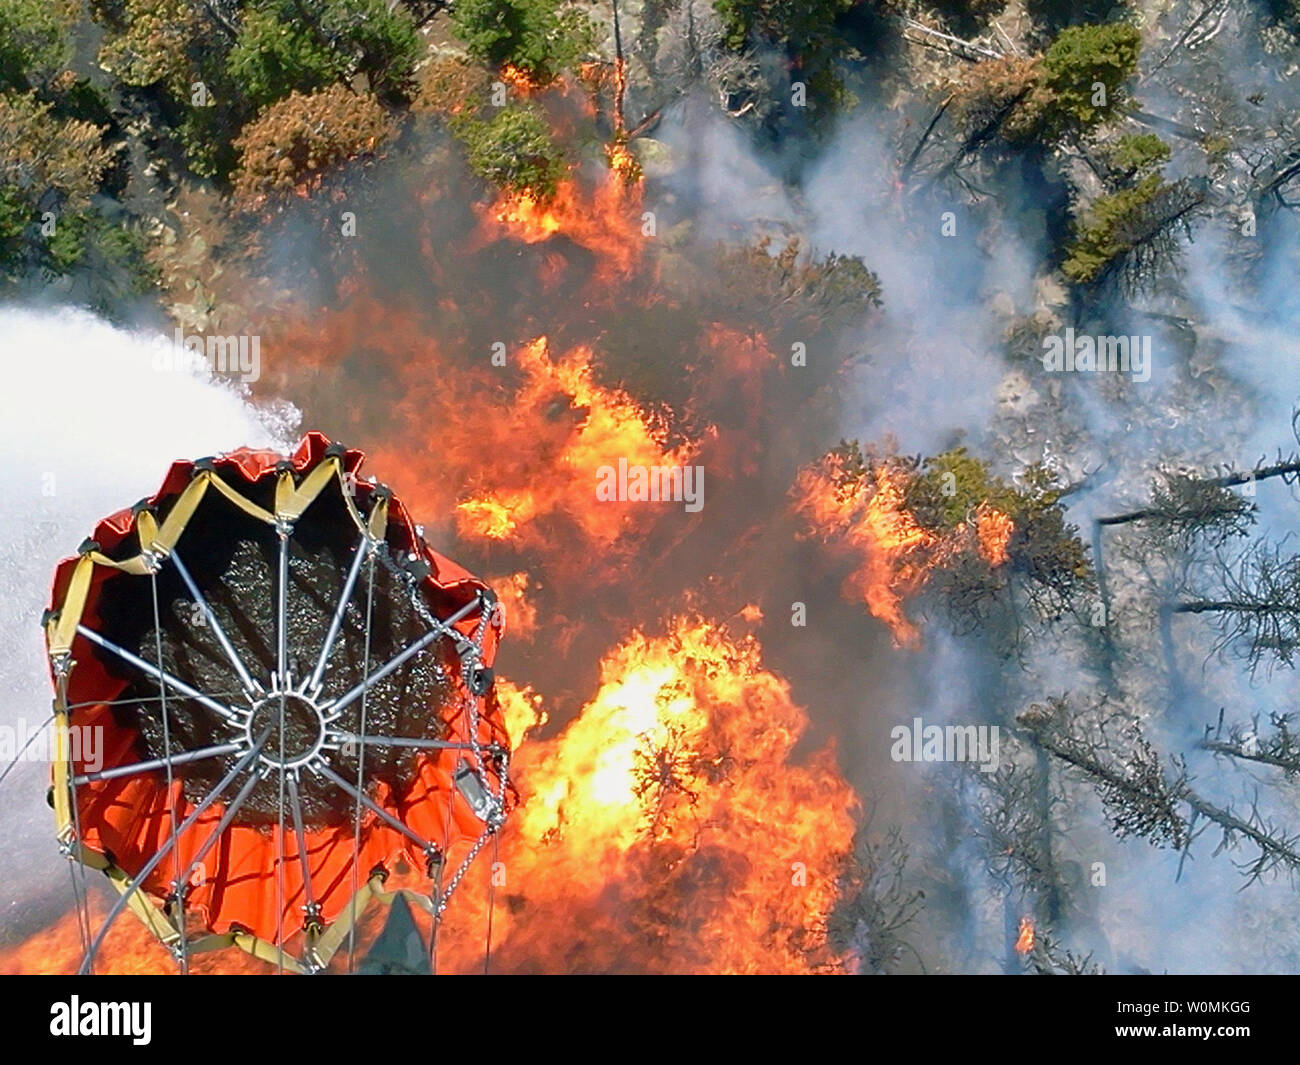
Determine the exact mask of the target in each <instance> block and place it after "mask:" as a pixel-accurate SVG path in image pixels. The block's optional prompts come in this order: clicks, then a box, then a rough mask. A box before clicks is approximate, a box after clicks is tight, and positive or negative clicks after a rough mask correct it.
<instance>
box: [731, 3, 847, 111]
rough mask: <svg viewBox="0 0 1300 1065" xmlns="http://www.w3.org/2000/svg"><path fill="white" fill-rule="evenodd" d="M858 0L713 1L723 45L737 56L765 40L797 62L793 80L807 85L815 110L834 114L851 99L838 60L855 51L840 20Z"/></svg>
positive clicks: (811, 104) (809, 100) (809, 97)
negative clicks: (837, 64)
mask: <svg viewBox="0 0 1300 1065" xmlns="http://www.w3.org/2000/svg"><path fill="white" fill-rule="evenodd" d="M855 2H856V0H714V3H713V9H714V10H715V11H716V12H717V13H718V17H719V18H721V20H722V29H723V41H724V43H725V45H726V47H727V48H729V49H730V50H731V51H733V52H743V51H745V50H746V49H748V48H750V47H752V46H753V45H755V44H757V43H760V42H766V43H768V44H774V45H777V46H779V47H780V48H781V49H782V50H783V51H784V52H785V53H786V55H787V56H788V57H789V58H790V59H791V60H793V61H794V64H795V70H794V72H793V80H796V81H803V82H805V83H806V84H807V86H808V106H809V108H810V109H811V110H813V111H833V110H835V109H836V108H838V107H840V106H841V105H842V104H844V103H845V102H846V101H847V92H846V90H845V88H844V84H843V81H842V80H841V78H840V76H839V73H838V71H837V70H836V68H835V64H836V62H837V61H838V60H839V59H841V58H843V57H845V56H846V55H848V54H849V53H850V52H851V51H852V49H851V46H850V45H849V43H848V41H847V39H846V38H845V36H844V35H843V34H842V33H841V32H839V30H838V28H837V26H836V21H837V20H838V19H839V18H840V16H841V15H844V14H846V13H847V12H848V11H850V10H851V9H852V8H853V7H854V5H855Z"/></svg>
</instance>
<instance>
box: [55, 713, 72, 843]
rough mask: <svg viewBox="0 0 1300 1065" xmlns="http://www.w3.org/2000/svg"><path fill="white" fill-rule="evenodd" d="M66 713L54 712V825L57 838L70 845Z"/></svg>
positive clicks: (69, 765) (70, 793) (70, 820)
mask: <svg viewBox="0 0 1300 1065" xmlns="http://www.w3.org/2000/svg"><path fill="white" fill-rule="evenodd" d="M68 746H69V743H68V711H67V709H66V708H64V707H62V706H56V708H55V712H54V794H53V798H54V825H55V828H56V829H57V830H58V838H59V839H60V840H62V841H63V842H64V843H70V842H71V841H72V839H73V836H74V835H75V832H74V826H73V823H72V787H71V784H72V772H71V764H70V763H69V761H68Z"/></svg>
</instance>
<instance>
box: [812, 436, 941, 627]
mask: <svg viewBox="0 0 1300 1065" xmlns="http://www.w3.org/2000/svg"><path fill="white" fill-rule="evenodd" d="M901 478H902V475H901V474H900V473H896V472H894V471H891V470H889V469H886V468H884V467H880V468H879V469H877V470H876V471H875V472H874V475H873V476H871V477H862V478H852V479H848V480H847V481H846V479H845V478H844V469H843V464H842V460H841V459H840V458H839V457H838V456H831V457H830V458H828V459H827V460H826V461H825V462H823V463H821V464H820V465H816V466H812V467H808V468H806V469H804V470H802V471H801V472H800V474H799V480H798V482H797V483H796V485H795V490H794V494H795V508H796V510H797V511H799V512H800V513H801V514H803V515H805V516H806V517H807V518H808V520H809V522H810V524H811V525H812V527H813V529H814V530H815V531H816V534H817V535H819V536H820V537H821V538H823V539H834V540H835V541H836V542H837V543H838V544H840V545H842V546H843V547H844V548H845V549H846V550H847V551H849V552H851V553H852V554H853V556H854V558H855V559H856V565H855V568H854V569H853V571H852V573H851V574H850V575H849V577H848V578H847V579H846V581H845V586H844V590H845V594H846V595H848V596H850V597H856V598H861V599H862V600H863V601H864V602H865V603H866V605H867V609H868V610H869V611H870V612H871V616H872V617H876V618H879V619H880V620H881V621H883V622H885V624H887V625H888V626H889V627H890V629H891V630H892V632H893V634H894V641H895V643H897V644H898V645H899V646H900V647H907V648H911V649H915V648H917V647H919V646H920V642H921V634H920V631H919V630H918V629H917V628H916V626H915V625H914V624H913V623H912V622H911V621H910V620H909V619H908V618H907V615H906V614H905V613H904V610H903V604H904V601H905V600H906V598H907V596H908V595H910V594H911V593H912V592H914V591H916V590H917V589H918V588H919V587H920V586H921V585H922V584H923V583H924V581H925V575H926V569H925V562H924V558H923V554H922V552H923V549H925V548H929V547H931V546H933V545H934V543H935V538H934V536H933V535H932V534H930V533H928V532H926V530H925V529H923V528H921V526H920V525H918V524H917V522H916V519H915V518H913V517H912V515H911V514H910V513H909V512H908V511H907V509H906V508H905V507H904V506H903V483H902V479H901Z"/></svg>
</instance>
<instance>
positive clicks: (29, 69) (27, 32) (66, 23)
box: [0, 0, 75, 90]
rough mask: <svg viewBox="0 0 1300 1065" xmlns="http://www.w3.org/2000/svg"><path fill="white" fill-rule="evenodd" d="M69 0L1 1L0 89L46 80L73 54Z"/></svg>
mask: <svg viewBox="0 0 1300 1065" xmlns="http://www.w3.org/2000/svg"><path fill="white" fill-rule="evenodd" d="M74 17H75V10H74V8H73V5H72V4H71V2H70V0H0V89H18V90H25V89H30V88H35V87H37V86H38V85H44V84H46V83H48V82H49V81H50V80H51V79H52V78H54V76H55V75H56V74H58V73H59V72H60V71H62V70H63V69H64V68H65V67H66V66H67V64H68V61H69V59H70V57H71V54H72V45H71V42H70V40H69V36H68V33H69V30H70V28H71V25H72V22H73V20H74Z"/></svg>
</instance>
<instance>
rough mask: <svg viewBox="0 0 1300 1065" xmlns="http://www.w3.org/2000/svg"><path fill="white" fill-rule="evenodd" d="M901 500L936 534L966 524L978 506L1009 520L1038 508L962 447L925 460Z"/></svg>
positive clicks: (986, 464)
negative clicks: (986, 507) (996, 511)
mask: <svg viewBox="0 0 1300 1065" xmlns="http://www.w3.org/2000/svg"><path fill="white" fill-rule="evenodd" d="M904 498H905V502H906V505H907V508H908V510H910V511H911V512H912V514H913V515H914V516H915V518H916V520H917V521H918V522H920V523H921V524H922V525H924V526H925V527H926V528H928V529H933V530H935V531H940V532H951V531H952V530H953V529H955V528H956V527H957V526H958V525H961V524H962V523H964V522H966V521H969V519H970V516H971V515H972V514H973V513H974V512H975V510H976V508H977V507H979V506H980V505H981V504H985V505H987V506H991V507H993V508H994V509H996V510H999V511H1001V512H1002V513H1003V514H1006V515H1007V516H1008V517H1010V518H1011V519H1012V520H1013V521H1014V520H1016V519H1018V518H1022V517H1023V516H1024V515H1025V514H1026V513H1028V512H1029V511H1030V510H1032V509H1033V508H1034V507H1035V506H1037V505H1039V501H1038V500H1037V499H1036V498H1035V496H1034V495H1032V494H1026V493H1023V492H1020V491H1017V489H1016V488H1014V487H1013V486H1011V485H1009V484H1006V483H1005V482H1004V481H1002V480H1000V479H999V478H997V477H994V476H993V474H992V473H990V472H989V467H988V463H987V462H983V461H981V460H980V459H977V458H975V457H974V456H973V455H970V454H968V453H967V451H966V449H965V448H964V447H958V448H953V449H952V450H951V451H945V452H943V453H942V454H939V455H934V456H932V457H931V458H928V459H926V460H925V461H924V462H923V463H922V464H921V469H920V471H919V472H918V473H917V475H916V476H915V477H914V478H913V479H912V480H911V481H910V482H909V483H908V486H907V491H906V493H905V497H904Z"/></svg>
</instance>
